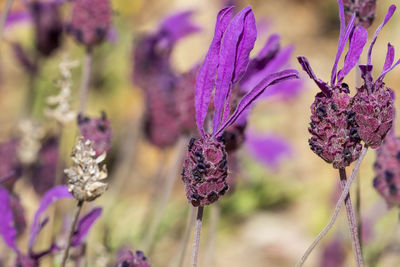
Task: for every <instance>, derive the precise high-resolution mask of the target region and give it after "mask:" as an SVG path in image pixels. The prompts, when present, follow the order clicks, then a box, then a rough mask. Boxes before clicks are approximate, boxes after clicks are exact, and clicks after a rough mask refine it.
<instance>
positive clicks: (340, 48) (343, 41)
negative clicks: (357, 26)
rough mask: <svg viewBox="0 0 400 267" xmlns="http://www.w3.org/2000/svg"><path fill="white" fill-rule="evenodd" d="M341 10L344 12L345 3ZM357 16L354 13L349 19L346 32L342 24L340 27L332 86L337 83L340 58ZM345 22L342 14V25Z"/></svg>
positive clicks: (332, 73)
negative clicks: (343, 30)
mask: <svg viewBox="0 0 400 267" xmlns="http://www.w3.org/2000/svg"><path fill="white" fill-rule="evenodd" d="M341 2H342V1H341V0H339V3H341ZM339 10H340V13H342V12H343V4H342V6H341V7H340V8H339ZM355 18H356V14H353V16H352V17H351V19H350V21H349V24H348V25H347V27H346V30H345V32H344V33H342V26H341V27H340V38H339V43H338V50H337V53H336V57H335V62H334V63H333V67H332V72H331V86H334V85H335V82H336V75H337V73H336V71H337V66H338V63H339V59H340V57H341V56H342V54H343V50H344V48H345V46H346V43H347V40H348V39H349V37H350V34H351V32H352V31H353V28H354V20H355ZM344 23H345V22H344V18H343V21H342V15H340V24H341V25H342V24H344Z"/></svg>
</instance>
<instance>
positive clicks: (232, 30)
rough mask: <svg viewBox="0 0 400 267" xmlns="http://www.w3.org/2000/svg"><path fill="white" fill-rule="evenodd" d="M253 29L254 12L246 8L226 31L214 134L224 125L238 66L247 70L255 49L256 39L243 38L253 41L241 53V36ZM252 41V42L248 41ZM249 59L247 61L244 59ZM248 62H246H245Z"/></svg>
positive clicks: (216, 85) (219, 62) (222, 50)
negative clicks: (227, 100) (223, 115)
mask: <svg viewBox="0 0 400 267" xmlns="http://www.w3.org/2000/svg"><path fill="white" fill-rule="evenodd" d="M246 27H247V28H249V29H250V28H251V27H253V28H254V29H255V27H256V26H255V19H254V15H253V12H252V11H251V8H250V7H246V8H244V9H243V10H242V11H240V12H239V13H238V14H237V15H236V16H235V17H234V18H233V19H232V21H231V23H230V24H229V26H228V28H227V29H226V32H225V35H224V39H223V42H222V45H221V50H220V53H219V60H218V64H219V65H218V69H217V79H216V82H215V95H214V107H215V110H214V116H213V134H215V132H216V131H217V129H218V127H219V125H220V124H221V123H223V121H222V118H221V117H222V112H223V110H224V107H225V104H226V105H229V103H225V102H226V99H227V98H228V95H229V93H230V90H231V87H232V86H233V79H234V74H235V71H236V70H235V68H236V64H239V63H240V64H241V65H243V64H244V63H246V65H245V66H244V67H243V66H242V67H239V69H241V70H240V71H238V74H239V73H240V72H243V68H244V70H246V68H247V63H248V60H249V59H248V57H249V53H250V51H251V49H253V46H254V41H255V38H243V39H242V41H244V42H245V43H247V42H248V41H252V43H251V44H247V46H246V47H244V46H243V47H242V50H243V51H239V47H240V46H242V44H241V40H240V38H241V36H243V34H244V33H245V28H246ZM246 39H251V40H246ZM238 54H241V56H240V57H241V58H240V61H241V62H237V61H236V56H237V55H238ZM246 57H247V59H246V60H247V61H246V60H245V59H244V58H246ZM245 61H246V62H245Z"/></svg>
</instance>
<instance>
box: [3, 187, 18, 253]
mask: <svg viewBox="0 0 400 267" xmlns="http://www.w3.org/2000/svg"><path fill="white" fill-rule="evenodd" d="M0 214H1V219H0V235H1V236H2V238H3V240H4V243H6V245H7V246H8V247H9V248H11V249H12V250H14V251H15V252H19V249H18V247H17V244H16V237H17V230H16V229H15V227H14V217H13V213H12V210H11V207H10V195H9V194H8V192H7V190H6V189H4V188H3V187H1V186H0Z"/></svg>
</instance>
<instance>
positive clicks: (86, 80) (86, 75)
mask: <svg viewBox="0 0 400 267" xmlns="http://www.w3.org/2000/svg"><path fill="white" fill-rule="evenodd" d="M92 58H93V53H92V49H91V48H87V49H86V54H85V63H84V65H83V72H82V82H81V98H80V105H79V113H83V112H84V111H85V108H86V102H87V98H88V94H89V87H90V75H91V72H92Z"/></svg>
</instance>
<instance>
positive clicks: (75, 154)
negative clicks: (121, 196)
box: [64, 136, 107, 201]
mask: <svg viewBox="0 0 400 267" xmlns="http://www.w3.org/2000/svg"><path fill="white" fill-rule="evenodd" d="M92 146H93V145H92V141H90V140H85V139H84V138H83V137H82V136H81V137H79V138H78V141H77V144H76V146H75V147H74V149H73V151H72V156H71V159H72V162H73V166H72V167H70V168H68V169H65V170H64V172H65V174H66V175H67V176H68V191H69V192H71V193H72V195H73V196H74V198H75V199H77V200H78V201H92V200H95V199H96V198H98V197H99V196H101V195H102V194H103V193H104V192H105V190H106V189H107V184H106V183H104V182H102V181H103V180H104V179H105V178H107V169H106V166H105V165H103V166H102V167H101V168H100V167H99V163H100V162H102V161H103V160H104V159H105V157H106V154H105V153H103V154H101V155H100V156H98V157H97V158H96V152H95V151H94V150H93V148H92Z"/></svg>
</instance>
